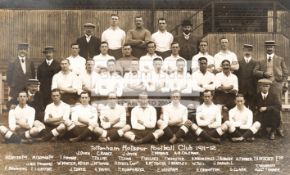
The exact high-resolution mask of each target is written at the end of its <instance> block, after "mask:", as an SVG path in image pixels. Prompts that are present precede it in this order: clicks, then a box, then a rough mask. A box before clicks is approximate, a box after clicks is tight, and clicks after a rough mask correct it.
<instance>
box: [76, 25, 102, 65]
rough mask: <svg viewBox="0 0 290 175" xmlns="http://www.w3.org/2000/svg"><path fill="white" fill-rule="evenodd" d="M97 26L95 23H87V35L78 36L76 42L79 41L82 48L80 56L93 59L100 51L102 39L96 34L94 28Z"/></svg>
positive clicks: (85, 27)
mask: <svg viewBox="0 0 290 175" xmlns="http://www.w3.org/2000/svg"><path fill="white" fill-rule="evenodd" d="M95 28H96V25H95V24H92V23H85V24H84V29H85V35H83V36H82V37H80V38H78V39H77V41H76V43H78V45H79V48H80V56H81V57H83V58H85V59H92V58H93V57H94V56H95V55H98V54H99V53H100V51H99V48H100V44H101V40H100V39H99V38H98V37H96V36H94V32H93V31H94V30H95Z"/></svg>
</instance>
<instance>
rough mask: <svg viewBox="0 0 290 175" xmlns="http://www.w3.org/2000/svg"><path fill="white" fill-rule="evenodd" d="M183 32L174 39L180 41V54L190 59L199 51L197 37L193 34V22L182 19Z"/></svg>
mask: <svg viewBox="0 0 290 175" xmlns="http://www.w3.org/2000/svg"><path fill="white" fill-rule="evenodd" d="M181 25H182V31H183V32H182V34H181V35H178V36H175V38H174V41H175V42H177V43H179V46H180V52H179V55H180V56H181V57H183V58H185V59H186V60H190V59H191V58H192V57H193V55H194V54H196V53H197V48H196V46H197V38H195V37H194V36H192V33H191V32H192V23H191V21H189V20H184V21H182V24H181Z"/></svg>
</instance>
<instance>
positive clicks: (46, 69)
mask: <svg viewBox="0 0 290 175" xmlns="http://www.w3.org/2000/svg"><path fill="white" fill-rule="evenodd" d="M54 52H55V50H54V48H53V47H52V46H47V47H45V48H44V50H43V51H42V53H43V54H44V55H45V60H44V61H43V62H42V63H41V64H40V65H39V66H38V68H37V79H38V80H39V82H40V93H41V94H42V96H43V105H44V106H46V105H47V104H48V103H49V102H50V99H51V94H50V93H51V82H52V77H53V75H54V74H56V73H58V72H59V71H60V65H59V62H58V61H56V60H54V59H53V54H54Z"/></svg>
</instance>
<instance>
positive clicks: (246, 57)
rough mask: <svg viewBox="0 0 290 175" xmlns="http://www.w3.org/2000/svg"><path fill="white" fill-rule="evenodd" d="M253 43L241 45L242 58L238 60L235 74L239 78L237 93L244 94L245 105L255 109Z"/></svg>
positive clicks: (255, 91)
mask: <svg viewBox="0 0 290 175" xmlns="http://www.w3.org/2000/svg"><path fill="white" fill-rule="evenodd" d="M252 52H253V45H250V44H244V45H243V58H241V59H240V60H239V70H238V71H237V73H236V75H237V77H238V80H239V93H241V94H243V95H244V98H245V103H246V106H248V107H249V108H250V109H251V110H252V111H254V110H255V104H254V101H255V95H256V93H257V79H256V77H255V76H254V68H255V66H256V61H255V60H254V58H253V57H252Z"/></svg>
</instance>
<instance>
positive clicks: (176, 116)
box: [157, 91, 188, 143]
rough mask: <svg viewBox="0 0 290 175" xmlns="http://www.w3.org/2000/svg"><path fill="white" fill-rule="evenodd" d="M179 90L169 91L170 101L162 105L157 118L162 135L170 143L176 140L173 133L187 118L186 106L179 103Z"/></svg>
mask: <svg viewBox="0 0 290 175" xmlns="http://www.w3.org/2000/svg"><path fill="white" fill-rule="evenodd" d="M180 99H181V95H180V92H179V91H173V92H171V103H169V104H167V105H164V106H162V116H161V117H160V118H161V119H160V120H158V122H157V124H158V128H159V129H162V130H163V133H164V135H163V134H161V136H162V135H163V136H164V138H165V139H166V140H169V142H170V143H174V142H175V141H176V135H175V133H176V132H177V131H178V130H179V129H180V127H181V126H182V125H183V124H184V123H185V122H186V121H187V119H188V111H187V107H186V106H184V105H183V104H181V103H180Z"/></svg>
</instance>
